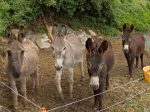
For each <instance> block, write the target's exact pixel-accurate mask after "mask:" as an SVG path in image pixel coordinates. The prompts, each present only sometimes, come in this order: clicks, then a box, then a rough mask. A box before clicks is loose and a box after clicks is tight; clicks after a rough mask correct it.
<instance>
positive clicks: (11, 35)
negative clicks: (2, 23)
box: [5, 26, 13, 42]
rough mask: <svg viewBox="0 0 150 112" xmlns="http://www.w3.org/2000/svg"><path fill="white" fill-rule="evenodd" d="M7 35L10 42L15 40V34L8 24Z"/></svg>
mask: <svg viewBox="0 0 150 112" xmlns="http://www.w3.org/2000/svg"><path fill="white" fill-rule="evenodd" d="M5 36H6V38H7V39H8V41H9V42H11V41H12V40H13V34H12V31H11V28H10V26H7V28H6V30H5Z"/></svg>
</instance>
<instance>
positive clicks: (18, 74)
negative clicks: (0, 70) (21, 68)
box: [12, 72, 21, 78]
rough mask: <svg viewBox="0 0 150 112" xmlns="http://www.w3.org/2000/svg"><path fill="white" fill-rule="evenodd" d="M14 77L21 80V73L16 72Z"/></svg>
mask: <svg viewBox="0 0 150 112" xmlns="http://www.w3.org/2000/svg"><path fill="white" fill-rule="evenodd" d="M12 75H13V76H14V78H19V77H20V75H21V72H14V73H13V74H12Z"/></svg>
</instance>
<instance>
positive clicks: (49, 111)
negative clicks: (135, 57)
mask: <svg viewBox="0 0 150 112" xmlns="http://www.w3.org/2000/svg"><path fill="white" fill-rule="evenodd" d="M142 79H144V77H141V78H138V79H136V80H132V81H130V82H128V83H126V84H123V85H121V86H117V87H115V88H112V89H109V90H107V91H104V92H101V93H98V94H95V95H92V96H89V97H87V98H84V99H81V100H77V101H74V102H71V103H68V104H65V105H62V106H58V107H55V108H53V109H50V110H47V112H51V111H54V110H57V109H60V108H64V107H67V106H70V105H73V104H76V103H79V102H82V101H85V100H88V99H91V98H93V97H95V96H99V95H101V94H104V93H108V92H110V91H113V90H115V89H118V88H123V87H124V86H126V85H129V84H131V83H136V82H138V81H140V80H142Z"/></svg>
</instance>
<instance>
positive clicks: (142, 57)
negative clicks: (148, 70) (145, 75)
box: [140, 54, 144, 68]
mask: <svg viewBox="0 0 150 112" xmlns="http://www.w3.org/2000/svg"><path fill="white" fill-rule="evenodd" d="M140 58H141V68H143V66H144V65H143V54H141V56H140Z"/></svg>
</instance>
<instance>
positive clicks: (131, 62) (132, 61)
mask: <svg viewBox="0 0 150 112" xmlns="http://www.w3.org/2000/svg"><path fill="white" fill-rule="evenodd" d="M133 64H134V59H131V60H130V61H129V65H130V66H129V75H130V77H132V72H133Z"/></svg>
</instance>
